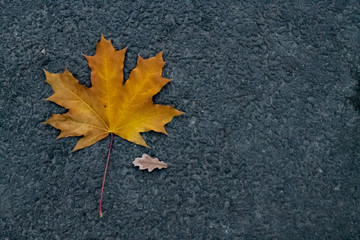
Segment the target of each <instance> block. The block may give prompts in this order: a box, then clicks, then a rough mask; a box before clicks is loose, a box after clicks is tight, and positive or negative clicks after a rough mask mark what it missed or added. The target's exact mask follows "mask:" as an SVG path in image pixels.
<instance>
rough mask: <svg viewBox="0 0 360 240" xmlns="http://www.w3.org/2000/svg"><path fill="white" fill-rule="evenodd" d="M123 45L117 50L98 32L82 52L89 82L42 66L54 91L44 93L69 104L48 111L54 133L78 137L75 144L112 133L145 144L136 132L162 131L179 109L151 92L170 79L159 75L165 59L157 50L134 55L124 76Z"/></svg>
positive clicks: (79, 144)
mask: <svg viewBox="0 0 360 240" xmlns="http://www.w3.org/2000/svg"><path fill="white" fill-rule="evenodd" d="M125 52H126V48H124V49H122V50H120V51H116V50H115V49H114V47H113V46H112V44H111V42H110V40H106V39H105V38H104V37H103V36H102V37H101V40H100V42H98V44H97V47H96V54H95V55H94V56H85V57H86V59H87V61H88V63H89V67H90V68H91V83H92V87H90V88H87V87H85V86H83V85H81V84H79V82H78V80H76V79H75V78H74V76H73V75H72V74H71V73H70V72H69V71H68V70H67V69H66V70H65V72H63V73H55V74H53V73H49V72H47V71H45V74H46V81H47V83H49V84H50V85H51V86H52V88H53V90H54V92H55V93H54V94H53V95H52V96H50V97H49V98H47V100H50V101H53V102H55V103H57V104H58V105H60V106H62V107H65V108H67V109H69V111H68V112H67V113H65V114H53V116H52V117H51V118H50V119H49V120H47V121H46V122H45V123H46V124H50V125H51V126H53V127H55V128H57V129H60V130H61V133H60V135H59V136H58V138H63V137H71V136H83V138H81V139H80V140H79V141H78V143H77V144H76V146H75V148H74V149H73V150H74V151H75V150H78V149H81V148H84V147H87V146H90V145H92V144H94V143H96V142H97V141H99V140H101V139H103V138H105V137H107V136H108V135H109V133H114V134H116V135H118V136H120V137H122V138H124V139H126V140H128V141H130V142H134V143H136V144H139V145H142V146H146V147H148V146H147V144H146V143H145V141H144V139H143V138H142V136H141V135H140V133H141V132H147V131H151V130H153V131H156V132H162V133H165V134H166V131H165V128H164V126H165V124H167V123H168V122H170V121H171V120H172V118H173V117H174V116H179V115H181V114H183V112H181V111H178V110H176V109H175V108H173V107H171V106H167V105H158V104H154V103H153V101H152V97H153V96H154V95H155V94H157V93H158V92H159V91H160V90H161V88H162V87H163V86H164V85H165V84H167V83H168V82H169V81H170V79H167V78H163V77H162V76H161V75H162V69H163V67H164V64H165V62H164V61H163V58H162V52H160V53H159V54H157V55H156V56H155V57H152V58H149V59H143V58H141V57H140V56H139V57H138V61H137V66H136V68H135V69H133V70H132V71H131V73H130V76H129V79H128V80H127V81H126V82H125V84H124V80H123V65H124V58H125Z"/></svg>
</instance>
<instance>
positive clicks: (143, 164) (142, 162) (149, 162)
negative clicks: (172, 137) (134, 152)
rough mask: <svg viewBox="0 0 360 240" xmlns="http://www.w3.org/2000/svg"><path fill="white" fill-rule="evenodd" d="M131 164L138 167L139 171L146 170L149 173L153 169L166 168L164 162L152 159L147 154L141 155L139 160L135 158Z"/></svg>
mask: <svg viewBox="0 0 360 240" xmlns="http://www.w3.org/2000/svg"><path fill="white" fill-rule="evenodd" d="M133 164H134V166H138V167H139V169H140V170H145V169H147V170H148V171H149V172H151V171H153V170H154V169H155V168H158V169H162V168H167V167H168V165H167V164H166V163H165V162H163V161H159V159H157V158H152V157H150V156H149V155H147V154H143V155H142V157H141V158H135V160H134V161H133Z"/></svg>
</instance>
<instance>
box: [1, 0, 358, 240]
mask: <svg viewBox="0 0 360 240" xmlns="http://www.w3.org/2000/svg"><path fill="white" fill-rule="evenodd" d="M54 2H55V1H44V2H42V1H35V0H34V1H5V0H3V1H0V11H1V34H0V37H1V39H0V40H1V41H0V44H1V47H0V53H1V57H0V68H1V72H0V74H1V75H0V94H1V99H0V105H1V116H0V127H1V134H0V158H1V168H0V169H1V175H0V176H1V181H0V184H1V185H0V186H1V204H0V217H1V221H0V228H1V239H6V238H9V239H35V238H36V239H116V238H118V239H253V238H260V239H351V238H353V239H357V237H358V236H359V234H360V217H359V215H360V210H359V208H360V205H359V197H360V193H359V179H360V171H359V170H360V160H359V159H360V141H359V140H360V126H359V123H360V122H359V116H360V115H359V110H358V109H356V105H357V104H358V103H359V102H360V101H359V99H360V98H359V91H358V92H357V91H356V86H357V84H358V81H359V80H360V58H359V53H360V43H359V41H360V40H359V39H360V37H359V36H360V24H359V22H360V6H359V2H358V1H356V0H353V1H337V3H330V2H329V1H297V3H295V1H282V2H272V1H259V2H256V3H255V2H253V1H219V2H215V1H157V2H154V1H147V2H145V1H123V2H120V1H118V2H117V3H115V2H111V1H104V2H103V3H100V1H94V3H91V1H66V2H65V1H56V3H54ZM180 2H181V3H180ZM290 2H292V3H290ZM101 34H104V36H105V37H106V38H110V39H111V40H112V41H113V43H114V46H115V48H116V49H121V48H124V47H126V46H128V51H127V54H126V61H125V76H126V77H128V75H129V72H130V70H131V69H133V68H134V67H135V64H136V59H137V55H138V54H140V55H141V56H142V57H145V58H148V57H151V56H154V55H155V54H157V53H158V52H159V51H161V50H164V59H165V61H166V63H167V64H166V67H165V69H164V74H163V75H164V77H167V78H172V79H173V82H171V83H170V84H169V85H167V86H166V87H165V88H164V89H163V90H162V91H161V92H160V94H158V95H157V96H156V97H155V102H157V103H162V104H170V105H173V106H175V107H176V108H177V109H179V110H182V111H184V112H186V115H183V116H180V117H176V118H174V119H173V121H172V122H171V123H170V124H168V125H167V131H168V133H169V136H166V135H163V134H158V133H154V132H150V133H145V134H143V136H144V138H145V139H146V141H147V143H148V144H149V145H150V146H151V147H152V148H151V149H147V148H144V147H141V146H137V145H135V144H133V143H130V142H127V141H125V140H123V139H121V138H119V137H115V143H114V148H113V151H112V155H111V160H110V165H109V171H108V178H107V182H106V185H105V193H104V194H105V195H104V202H103V210H104V217H103V218H102V219H99V216H98V202H99V195H100V189H101V181H102V176H103V171H104V167H105V162H106V154H107V149H108V145H109V138H107V139H105V140H102V141H100V142H98V143H96V144H95V145H93V146H91V147H88V148H86V149H83V150H80V151H77V152H71V150H72V148H73V147H74V146H75V143H76V141H77V140H78V138H65V139H61V140H56V136H57V135H58V134H59V131H58V130H56V129H54V128H52V127H51V126H46V125H43V124H41V123H42V122H43V121H45V120H46V119H47V118H49V117H50V116H51V115H52V114H53V113H62V112H65V110H64V109H62V108H61V107H59V106H57V105H55V104H53V103H50V102H47V101H45V100H44V99H45V98H46V97H48V96H50V95H51V94H52V89H51V87H50V86H49V85H47V84H46V83H45V76H44V73H43V70H42V69H43V68H44V69H46V70H48V71H50V72H62V71H63V70H64V69H65V67H68V68H69V70H70V71H71V72H72V73H73V74H74V75H75V77H77V78H78V79H79V81H80V82H81V83H83V84H85V85H86V86H90V71H89V68H88V66H87V62H86V60H85V58H84V57H83V56H82V54H86V55H93V54H94V53H95V46H96V42H97V41H98V40H99V39H100V36H101ZM43 49H45V51H46V53H45V54H43V53H41V51H42V50H43ZM143 153H147V154H150V155H151V156H154V157H158V158H159V159H160V160H163V161H165V162H167V163H168V164H169V168H168V169H166V170H161V171H155V172H153V173H148V172H145V171H140V170H138V169H137V168H135V167H133V166H132V163H131V162H132V161H133V159H134V158H136V157H139V156H141V155H142V154H143Z"/></svg>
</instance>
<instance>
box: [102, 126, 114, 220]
mask: <svg viewBox="0 0 360 240" xmlns="http://www.w3.org/2000/svg"><path fill="white" fill-rule="evenodd" d="M113 139H114V134H113V133H111V139H110V146H109V152H108V156H107V160H106V166H105V172H104V177H103V182H102V187H101V195H100V203H99V214H100V218H102V217H103V213H102V210H101V203H102V198H103V192H104V185H105V179H106V172H107V168H108V166H109V160H110V152H111V148H112V144H113Z"/></svg>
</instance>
